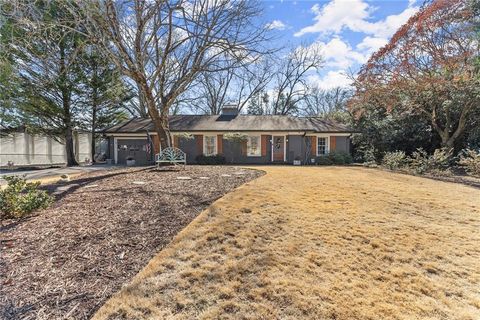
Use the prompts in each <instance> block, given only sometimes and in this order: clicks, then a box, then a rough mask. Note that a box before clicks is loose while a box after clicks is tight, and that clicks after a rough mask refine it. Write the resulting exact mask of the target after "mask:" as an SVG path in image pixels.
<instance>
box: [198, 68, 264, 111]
mask: <svg viewBox="0 0 480 320" xmlns="http://www.w3.org/2000/svg"><path fill="white" fill-rule="evenodd" d="M271 75H272V74H271V66H270V63H269V61H268V59H263V61H262V62H260V63H252V64H249V65H245V66H241V67H239V68H227V69H226V70H224V71H222V72H217V73H204V74H202V76H201V77H200V79H199V81H198V84H197V85H196V86H195V87H194V88H195V89H196V90H195V91H196V92H198V93H199V94H198V96H197V99H192V101H191V102H190V103H191V105H192V106H193V108H194V109H195V110H199V111H201V112H202V113H204V114H219V113H220V111H221V109H222V107H223V106H224V105H226V104H229V103H231V104H233V105H235V106H236V107H237V108H238V111H239V112H240V111H242V110H243V109H244V107H245V106H246V105H247V103H248V102H249V100H250V99H251V98H252V97H254V96H255V95H257V94H258V93H259V92H261V91H262V90H264V89H265V87H266V86H267V85H268V83H269V81H270V77H271Z"/></svg>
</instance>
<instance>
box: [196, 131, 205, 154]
mask: <svg viewBox="0 0 480 320" xmlns="http://www.w3.org/2000/svg"><path fill="white" fill-rule="evenodd" d="M195 142H196V144H197V153H198V154H203V135H201V134H196V135H195Z"/></svg>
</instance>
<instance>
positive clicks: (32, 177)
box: [0, 164, 113, 186]
mask: <svg viewBox="0 0 480 320" xmlns="http://www.w3.org/2000/svg"><path fill="white" fill-rule="evenodd" d="M112 167H113V166H112V165H103V164H101V165H92V166H78V167H62V168H47V169H38V170H8V169H4V170H0V186H1V185H5V184H6V181H5V179H3V177H5V176H11V175H21V176H23V175H25V177H26V178H27V180H29V181H42V182H47V181H54V180H56V179H60V176H62V175H64V174H68V175H69V176H70V177H73V176H76V175H79V174H82V173H84V172H90V171H98V170H106V169H111V168H112Z"/></svg>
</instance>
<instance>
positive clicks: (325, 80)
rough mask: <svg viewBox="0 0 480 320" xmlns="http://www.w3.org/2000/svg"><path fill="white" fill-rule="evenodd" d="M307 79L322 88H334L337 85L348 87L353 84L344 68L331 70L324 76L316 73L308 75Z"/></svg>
mask: <svg viewBox="0 0 480 320" xmlns="http://www.w3.org/2000/svg"><path fill="white" fill-rule="evenodd" d="M307 81H308V82H309V83H310V84H312V85H315V86H318V87H319V88H321V89H332V88H336V87H348V86H350V85H351V84H352V81H351V80H350V79H349V78H348V76H347V74H346V73H345V72H344V71H342V70H337V71H329V72H328V73H327V74H326V75H324V76H323V77H321V76H319V75H317V74H314V75H311V76H309V77H308V79H307Z"/></svg>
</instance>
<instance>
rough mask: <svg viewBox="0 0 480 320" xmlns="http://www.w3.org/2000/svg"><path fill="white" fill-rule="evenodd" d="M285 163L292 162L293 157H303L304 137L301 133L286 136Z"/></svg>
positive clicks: (302, 158) (301, 158)
mask: <svg viewBox="0 0 480 320" xmlns="http://www.w3.org/2000/svg"><path fill="white" fill-rule="evenodd" d="M287 139H288V143H287V163H293V160H295V158H297V157H298V158H300V160H302V161H303V160H304V159H305V149H306V148H305V137H304V136H303V135H302V136H301V135H290V136H287Z"/></svg>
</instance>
